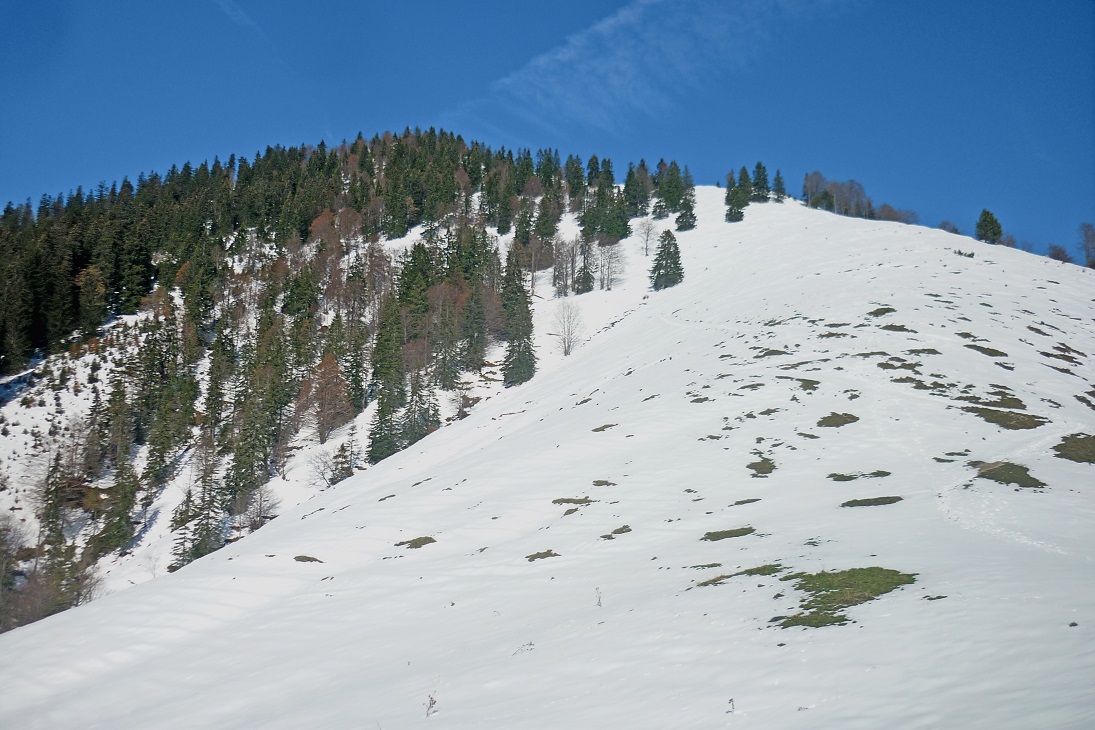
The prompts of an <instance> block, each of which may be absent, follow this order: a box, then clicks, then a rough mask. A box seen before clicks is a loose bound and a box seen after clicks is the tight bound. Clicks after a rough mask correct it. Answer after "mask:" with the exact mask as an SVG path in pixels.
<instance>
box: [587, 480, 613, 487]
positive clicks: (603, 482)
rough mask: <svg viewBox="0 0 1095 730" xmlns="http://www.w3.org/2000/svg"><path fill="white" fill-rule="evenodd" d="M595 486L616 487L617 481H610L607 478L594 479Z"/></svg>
mask: <svg viewBox="0 0 1095 730" xmlns="http://www.w3.org/2000/svg"><path fill="white" fill-rule="evenodd" d="M593 486H595V487H614V486H616V482H610V481H608V480H607V479H594V480H593Z"/></svg>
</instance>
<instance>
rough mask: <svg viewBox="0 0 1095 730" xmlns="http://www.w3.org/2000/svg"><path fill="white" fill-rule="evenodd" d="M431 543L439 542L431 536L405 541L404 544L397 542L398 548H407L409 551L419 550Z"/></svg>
mask: <svg viewBox="0 0 1095 730" xmlns="http://www.w3.org/2000/svg"><path fill="white" fill-rule="evenodd" d="M431 542H437V540H434V539H433V538H432V537H430V536H429V535H423V536H422V537H416V538H413V539H411V540H404V541H403V542H397V543H396V544H395V546H396V547H405V548H407V549H408V550H417V549H418V548H420V547H424V546H426V545H429V544H430V543H431Z"/></svg>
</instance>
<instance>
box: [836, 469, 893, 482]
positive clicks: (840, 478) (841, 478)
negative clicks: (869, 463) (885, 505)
mask: <svg viewBox="0 0 1095 730" xmlns="http://www.w3.org/2000/svg"><path fill="white" fill-rule="evenodd" d="M888 476H890V472H888V471H884V470H882V469H878V470H876V471H872V472H870V473H869V474H865V473H863V472H859V473H857V474H830V475H829V479H832V480H833V481H834V482H850V481H853V480H855V479H880V478H882V477H888Z"/></svg>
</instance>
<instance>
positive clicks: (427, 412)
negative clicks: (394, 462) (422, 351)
mask: <svg viewBox="0 0 1095 730" xmlns="http://www.w3.org/2000/svg"><path fill="white" fill-rule="evenodd" d="M410 381H411V383H410V389H409V392H408V397H407V407H406V408H405V409H404V410H403V417H402V419H401V421H400V427H399V434H400V443H401V446H402V448H406V447H408V446H410V445H411V444H413V443H415V442H416V441H419V440H421V439H423V438H425V437H426V436H427V435H429V434H431V433H433V432H434V431H436V430H437V429H438V428H439V427H440V426H441V416H440V414H439V412H438V408H437V399H436V397H435V396H434V392H433V389H432V388H430V385H429V382H428V380H427V378H426V376H425V374H424V373H423V372H422V371H421V370H415V371H413V372H412V373H411V376H410Z"/></svg>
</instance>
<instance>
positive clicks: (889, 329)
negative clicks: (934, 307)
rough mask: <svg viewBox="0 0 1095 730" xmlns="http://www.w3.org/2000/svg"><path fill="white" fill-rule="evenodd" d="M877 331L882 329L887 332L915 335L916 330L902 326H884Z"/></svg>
mask: <svg viewBox="0 0 1095 730" xmlns="http://www.w3.org/2000/svg"><path fill="white" fill-rule="evenodd" d="M879 329H884V330H886V331H887V332H911V333H912V334H916V330H911V329H909V328H908V327H906V326H905V325H903V324H884V325H882V326H881V327H879Z"/></svg>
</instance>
